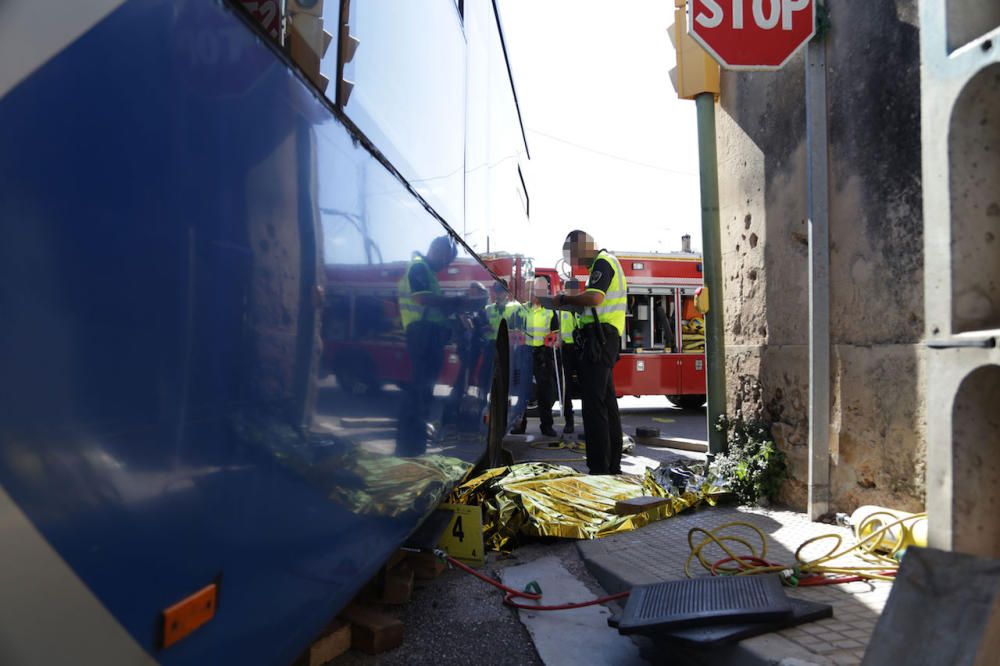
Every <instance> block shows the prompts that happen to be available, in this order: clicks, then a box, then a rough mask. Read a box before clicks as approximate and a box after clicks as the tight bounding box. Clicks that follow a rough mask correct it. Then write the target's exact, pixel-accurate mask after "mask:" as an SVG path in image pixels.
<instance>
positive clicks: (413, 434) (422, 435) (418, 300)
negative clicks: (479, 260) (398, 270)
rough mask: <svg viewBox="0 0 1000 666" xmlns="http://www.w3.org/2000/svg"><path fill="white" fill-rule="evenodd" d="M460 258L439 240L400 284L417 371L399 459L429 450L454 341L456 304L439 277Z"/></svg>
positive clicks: (401, 427)
mask: <svg viewBox="0 0 1000 666" xmlns="http://www.w3.org/2000/svg"><path fill="white" fill-rule="evenodd" d="M456 254H457V249H456V247H455V244H454V242H453V241H452V240H451V238H449V237H448V236H439V237H437V238H435V239H434V240H433V241H432V242H431V246H430V249H428V250H427V254H426V255H423V254H420V253H419V252H418V253H415V255H414V257H413V260H412V261H411V262H410V265H409V266H407V267H406V272H404V273H403V277H402V278H400V280H399V284H398V285H397V290H398V291H397V298H398V301H399V316H400V319H401V320H402V323H403V331H404V332H405V334H406V350H407V353H408V356H409V358H410V365H411V366H412V368H413V372H412V375H411V377H410V382H409V383H408V384H407V386H406V393H405V395H404V396H403V400H402V404H401V409H400V414H399V423H398V426H397V437H396V454H397V455H401V456H417V455H420V454H422V453H424V452H425V451H426V450H427V437H428V430H429V425H430V424H429V419H430V413H431V405H432V402H433V399H434V385H435V384H436V383H437V379H438V376H439V375H440V374H441V368H442V367H443V366H444V348H445V346H446V345H447V344H448V341H449V339H450V337H451V328H450V324H449V314H450V313H451V312H453V310H454V307H455V303H456V299H454V298H449V297H447V296H445V295H444V294H443V293H442V291H441V285H440V284H438V279H437V273H438V272H439V271H441V270H443V269H444V268H445V267H447V266H448V264H450V263H451V262H452V261H454V260H455V256H456ZM459 300H461V299H459Z"/></svg>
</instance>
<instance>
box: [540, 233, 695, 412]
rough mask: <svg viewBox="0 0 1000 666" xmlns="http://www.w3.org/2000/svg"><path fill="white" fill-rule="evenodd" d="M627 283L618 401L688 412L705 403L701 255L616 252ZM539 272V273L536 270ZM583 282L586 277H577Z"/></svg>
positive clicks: (617, 372) (617, 371)
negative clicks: (647, 399) (644, 400)
mask: <svg viewBox="0 0 1000 666" xmlns="http://www.w3.org/2000/svg"><path fill="white" fill-rule="evenodd" d="M612 254H614V255H615V256H616V257H618V260H619V262H621V265H622V269H623V270H624V271H625V277H626V280H627V282H628V311H627V313H626V320H625V335H624V336H623V337H622V353H621V358H620V359H619V361H618V364H617V365H616V366H615V370H614V377H615V388H616V389H617V392H618V396H619V397H621V396H625V395H632V396H641V395H663V396H666V397H667V399H668V400H670V402H672V403H674V404H675V405H677V406H678V407H681V408H684V409H695V408H698V407H701V406H702V405H704V404H705V394H706V391H705V319H704V315H703V314H701V313H699V312H698V311H697V309H696V308H695V305H694V302H695V292H696V291H697V290H698V288H699V287H701V286H702V285H703V284H704V279H703V277H702V265H701V256H700V255H699V254H695V253H690V252H673V253H664V254H639V253H631V252H621V253H619V252H612ZM536 270H537V269H536ZM576 277H577V278H578V279H580V280H582V281H585V280H586V279H587V276H586V274H585V273H583V274H579V275H577V276H576Z"/></svg>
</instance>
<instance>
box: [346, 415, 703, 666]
mask: <svg viewBox="0 0 1000 666" xmlns="http://www.w3.org/2000/svg"><path fill="white" fill-rule="evenodd" d="M619 404H620V408H621V410H622V427H623V429H624V430H625V432H626V433H628V434H634V433H635V428H636V427H638V426H644V427H653V428H659V430H660V432H661V435H663V436H667V437H670V436H673V437H685V438H688V439H699V440H704V439H705V438H706V423H705V410H704V409H699V410H681V409H679V408H677V407H674V406H673V405H671V404H670V403H669V402H668V401H667V399H666V398H662V397H644V398H623V399H622V400H620V401H619ZM579 408H580V407H579V403H577V414H576V418H577V424H578V425H579V424H581V423H582V418H581V417H580V413H579ZM556 423H557V425H559V426H560V427H559V428H558V429H559V430H560V431H561V430H562V428H561V425H562V420H561V417H559V416H557V417H556ZM526 434H527V435H529V436H532V437H531V438H530V439H529V438H527V437H522V438H520V439H518V438H515V437H509V438H508V440H507V441H506V442H505V448H508V449H509V450H511V451H512V453H514V455H515V459H516V460H517V459H535V460H537V459H543V458H544V459H554V461H556V462H558V461H559V460H560V459H562V460H564V461H565V464H569V465H571V466H573V467H575V468H577V469H581V470H583V469H585V468H586V466H585V465H584V464H583V462H582V453H581V452H580V451H574V450H572V449H563V448H558V449H550V448H549V447H545V446H542V448H539V446H540V445H544V444H545V443H546V442H550V441H552V440H549V439H547V438H546V439H543V438H541V437H540V433H539V432H538V420H537V419H534V418H532V419H529V420H528V430H527V433H526ZM532 444H534V445H535V446H532ZM703 459H704V456H703V455H700V454H694V453H689V452H683V451H675V450H672V449H663V448H654V447H646V446H641V445H637V446H636V450H635V452H634V453H633V454H632V455H631V456H627V457H626V458H623V463H624V464H623V468H629V469H628V471H633V470H634V471H639V470H640V469H641V468H642V467H655V466H657V465H659V464H660V463H661V462H670V463H673V462H675V461H677V460H703ZM546 555H555V556H557V557H559V558H560V560H561V561H562V563H563V565H564V566H565V567H566V568H567V569H568V570H569V571H570V572H571V573H572V574H574V575H575V576H576V577H577V578H578V579H579V580H581V581H582V582H583V583H584V584H585V585H586V586H587V587H588V589H590V590H591V591H592V592H593V593H594V595H595V596H599V595H602V594H604V591H603V590H602V588H601V587H600V585H598V583H597V581H595V580H594V578H593V577H592V576H591V575H590V573H589V572H588V571H587V569H586V567H585V565H584V564H583V562H582V560H581V559H580V556H579V554H578V551H577V548H576V545H575V542H574V541H570V540H561V539H558V540H556V539H554V540H551V541H544V542H536V543H531V544H527V545H524V546H521V547H519V548H517V549H516V550H515V551H514V552H513V554H512V555H511V556H508V557H503V556H500V555H498V554H497V553H489V554H488V556H487V560H486V564H485V566H484V567H483V568H482V569H481V571H483V572H484V573H487V574H488V575H491V576H493V577H494V578H499V572H500V570H502V569H503V568H505V567H508V566H516V565H518V564H524V563H525V562H530V561H532V560H534V559H537V558H539V557H543V556H546ZM381 610H383V611H385V612H388V613H389V614H392V615H395V616H396V617H399V618H400V619H401V620H402V621H403V624H404V625H405V639H404V642H403V645H402V646H400V647H399V648H397V649H395V650H392V651H390V652H387V653H384V654H381V655H378V656H369V655H365V654H362V653H360V652H357V651H354V650H351V651H348V652H347V653H346V654H344V655H342V656H341V657H338V658H337V659H336V660H335V661H333V662H331V663H333V664H334V665H335V666H397V665H398V666H402V665H410V664H435V665H441V666H449V665H451V664H456V665H458V664H461V665H463V666H464V665H465V664H469V663H478V664H484V665H494V664H495V665H498V666H506V665H508V664H509V665H511V666H515V665H518V666H519V665H521V664H528V665H534V664H542V661H541V660H540V659H539V657H538V654H537V652H536V651H535V648H534V645H533V644H532V641H531V637H530V635H529V634H528V631H527V630H526V629H525V627H524V625H522V624H521V622H520V620H519V619H518V617H517V612H516V611H515V610H513V609H511V608H508V607H506V606H504V605H503V595H502V593H500V592H499V591H497V590H495V589H493V588H492V587H490V586H488V585H487V584H485V583H483V582H481V581H479V580H478V579H476V578H474V577H472V576H470V575H468V574H466V573H464V572H462V571H459V570H446V571H445V572H444V573H443V574H441V576H439V577H438V578H435V579H434V580H430V581H422V582H421V581H418V585H417V587H416V589H415V590H414V593H413V597H412V599H411V600H410V602H409V603H408V604H406V605H404V606H397V607H391V606H386V607H382V609H381Z"/></svg>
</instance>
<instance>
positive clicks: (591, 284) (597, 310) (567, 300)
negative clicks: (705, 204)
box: [553, 230, 627, 474]
mask: <svg viewBox="0 0 1000 666" xmlns="http://www.w3.org/2000/svg"><path fill="white" fill-rule="evenodd" d="M563 254H564V256H565V257H566V260H567V261H568V262H569V263H570V265H571V266H573V267H574V268H582V269H586V270H587V272H588V278H587V286H586V289H585V291H584V292H583V293H582V294H576V295H570V294H565V293H560V294H556V295H555V298H554V299H553V305H554V306H555V307H556V308H560V307H562V306H564V305H571V306H579V307H582V308H583V314H581V315H580V317H579V322H580V328H579V329H577V330H576V331H575V332H574V334H573V338H574V340H575V341H576V343H577V345H578V346H579V348H580V354H579V366H578V372H579V377H580V392H581V393H582V395H583V429H584V431H585V432H586V442H587V467H588V468H589V469H590V473H591V474H620V473H621V459H622V423H621V416H620V415H619V413H618V398H617V394H616V391H615V381H614V376H613V374H612V371H613V370H614V367H615V363H616V362H617V361H618V355H619V352H620V350H621V337H622V335H623V334H624V332H625V310H626V307H627V285H626V282H625V272H624V271H623V270H622V266H621V264H620V263H619V262H618V259H617V258H616V257H615V256H614V255H612V254H610V253H609V252H608V251H607V250H603V249H599V248H598V246H597V243H596V242H595V241H594V239H593V238H592V237H591V236H590V234H588V233H586V232H584V231H580V230H574V231H571V232H570V233H569V235H567V236H566V242H565V243H564V244H563Z"/></svg>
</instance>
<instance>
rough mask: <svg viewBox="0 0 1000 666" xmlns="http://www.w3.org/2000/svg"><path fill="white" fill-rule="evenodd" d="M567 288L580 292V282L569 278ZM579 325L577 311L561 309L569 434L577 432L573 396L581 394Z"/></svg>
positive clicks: (570, 292)
mask: <svg viewBox="0 0 1000 666" xmlns="http://www.w3.org/2000/svg"><path fill="white" fill-rule="evenodd" d="M565 288H566V294H567V295H569V296H572V295H575V294H578V293H580V283H579V281H577V280H567V281H566V283H565ZM579 326H580V322H579V317H578V315H577V314H576V313H574V312H568V311H566V310H560V311H559V332H560V336H559V339H560V348H559V360H560V362H561V365H562V367H561V370H562V387H563V388H562V390H563V403H565V404H564V405H563V411H564V412H565V414H566V425H565V426H564V427H563V432H564V433H565V434H567V435H568V434H571V433H573V432H575V426H574V420H573V396H574V395H579V394H580V385H579V376H578V374H577V365H578V362H577V361H578V359H579V349H578V348H577V346H576V340H575V338H574V337H573V336H574V333H575V332H576V329H577V328H579Z"/></svg>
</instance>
